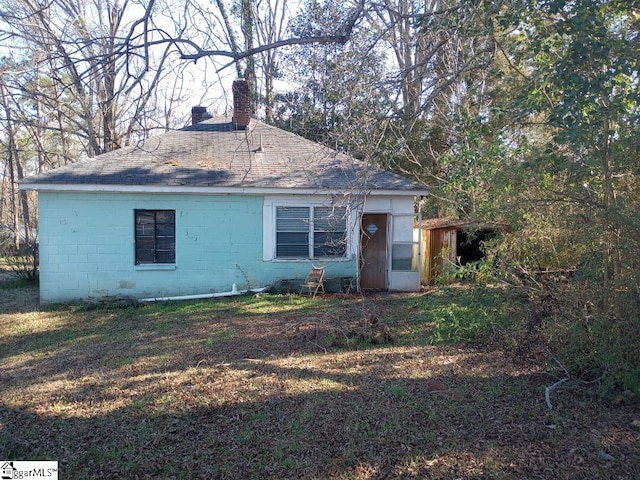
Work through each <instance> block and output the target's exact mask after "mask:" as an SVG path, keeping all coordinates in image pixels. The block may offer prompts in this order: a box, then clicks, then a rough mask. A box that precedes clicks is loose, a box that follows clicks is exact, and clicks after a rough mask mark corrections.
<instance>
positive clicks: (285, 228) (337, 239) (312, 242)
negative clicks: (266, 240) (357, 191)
mask: <svg viewBox="0 0 640 480" xmlns="http://www.w3.org/2000/svg"><path fill="white" fill-rule="evenodd" d="M346 232H347V209H346V208H345V207H339V208H331V207H276V258H327V257H328V258H338V257H344V256H345V254H346V251H347V241H346Z"/></svg>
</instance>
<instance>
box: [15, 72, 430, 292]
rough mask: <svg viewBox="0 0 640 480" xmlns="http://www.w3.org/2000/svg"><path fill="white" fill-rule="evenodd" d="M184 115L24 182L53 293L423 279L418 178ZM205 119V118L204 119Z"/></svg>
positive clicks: (241, 101)
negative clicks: (320, 278)
mask: <svg viewBox="0 0 640 480" xmlns="http://www.w3.org/2000/svg"><path fill="white" fill-rule="evenodd" d="M233 93H234V100H233V101H234V112H235V113H234V115H233V117H218V118H210V119H209V118H208V115H206V112H204V110H203V109H202V108H198V107H196V108H194V109H193V112H192V113H193V117H194V123H193V124H192V125H190V126H188V127H186V128H184V129H181V130H176V131H171V132H168V133H165V134H163V135H159V136H157V137H154V138H150V139H148V140H145V141H142V142H140V143H138V144H136V145H132V146H128V147H124V148H121V149H119V150H116V151H112V152H109V153H105V154H102V155H99V156H97V157H96V158H93V159H89V160H86V161H81V162H78V163H75V164H72V165H67V166H64V167H61V168H58V169H55V170H51V171H48V172H45V173H41V174H39V175H35V176H31V177H29V178H26V179H24V180H23V181H22V182H21V188H23V189H25V190H35V191H37V192H38V197H39V199H38V204H39V212H38V217H39V235H40V298H41V301H42V302H44V303H48V302H60V301H67V300H71V299H79V298H88V297H100V296H114V295H115V296H128V297H132V298H155V297H165V296H187V295H199V294H209V293H216V292H229V291H231V290H232V289H233V286H234V284H235V286H236V289H238V290H241V289H247V288H257V287H262V286H267V285H271V284H273V283H274V282H276V281H277V280H280V279H288V278H289V279H290V278H304V277H305V276H306V274H307V273H308V271H309V270H310V268H311V266H312V265H314V264H315V265H322V266H324V267H325V271H326V276H327V277H329V278H331V277H334V278H335V277H354V278H357V281H358V285H359V286H360V287H361V288H362V289H386V290H396V291H415V290H418V289H419V288H420V275H419V272H418V269H419V264H420V262H419V261H418V259H417V255H418V244H417V242H414V240H413V224H414V217H415V214H414V205H415V199H416V198H417V197H419V196H422V195H425V194H426V192H425V190H424V188H423V187H421V186H420V185H417V184H415V183H414V182H412V181H410V180H408V179H406V178H404V177H401V176H398V175H395V174H393V173H390V172H388V171H385V170H382V169H378V168H375V167H372V166H369V165H367V164H365V163H363V162H360V161H357V160H355V159H353V158H351V157H349V156H347V155H343V154H341V153H339V152H336V151H334V150H331V149H328V148H325V147H323V146H321V145H318V144H316V143H314V142H311V141H308V140H306V139H304V138H302V137H299V136H297V135H294V134H292V133H290V132H286V131H283V130H281V129H278V128H275V127H273V126H269V125H266V124H264V123H261V122H259V121H256V120H255V119H252V118H250V113H249V105H250V103H249V101H250V97H249V90H248V87H247V83H246V82H245V81H244V80H236V81H235V82H234V85H233ZM199 120H202V121H199Z"/></svg>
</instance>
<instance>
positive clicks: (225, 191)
mask: <svg viewBox="0 0 640 480" xmlns="http://www.w3.org/2000/svg"><path fill="white" fill-rule="evenodd" d="M20 188H21V189H22V190H36V191H40V192H87V193H90V192H91V193H97V192H104V193H189V194H202V195H330V194H335V193H351V192H352V193H354V194H366V195H375V196H378V195H384V196H389V195H395V196H411V197H417V196H421V195H427V194H428V192H427V190H426V189H425V190H391V189H384V190H372V189H369V190H366V191H364V192H363V191H359V190H357V189H354V190H353V191H350V190H342V189H311V188H255V187H253V188H252V187H246V188H245V187H189V186H185V185H176V186H166V185H157V186H156V185H96V184H79V185H74V184H51V183H23V184H21V185H20Z"/></svg>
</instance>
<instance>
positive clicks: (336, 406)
mask: <svg viewBox="0 0 640 480" xmlns="http://www.w3.org/2000/svg"><path fill="white" fill-rule="evenodd" d="M17 291H20V292H21V293H20V294H19V295H18V294H17V293H16V292H17ZM20 295H22V296H23V298H22V300H21V301H16V300H15V299H16V297H18V296H20ZM34 295H37V292H36V291H35V290H33V288H31V290H29V287H27V288H25V287H24V286H22V287H21V288H17V287H15V288H14V287H11V289H8V287H7V286H6V285H4V286H0V331H2V336H1V337H0V385H1V388H2V396H1V399H0V458H2V459H21V460H35V459H50V460H58V461H59V462H60V472H61V475H62V476H63V477H64V478H234V479H251V478H255V479H281V478H309V479H311V478H313V479H316V478H331V479H372V478H443V479H444V478H447V479H449V478H465V479H471V478H491V479H497V478H508V479H529V478H557V479H563V478H566V479H569V478H590V479H605V478H606V479H609V478H618V479H634V478H637V473H638V472H639V471H640V452H639V447H638V440H640V428H638V424H639V423H640V422H638V420H640V419H639V418H638V416H639V415H638V412H637V409H635V410H634V408H635V407H634V406H632V405H624V404H623V405H618V406H611V405H608V404H606V403H604V402H603V401H602V400H600V399H598V397H596V396H590V395H588V393H587V392H569V391H566V390H562V389H560V390H557V391H555V392H554V397H553V400H554V406H555V408H554V410H552V411H549V410H548V409H547V407H546V405H545V401H544V387H545V386H547V385H549V383H551V382H552V379H551V378H550V377H548V376H545V375H542V374H540V373H539V372H540V366H538V365H535V364H522V363H520V364H519V363H515V362H514V361H513V360H512V358H511V357H510V356H509V355H507V354H506V353H504V352H503V351H501V350H500V349H497V348H491V349H489V348H487V347H486V341H487V340H490V339H492V338H493V336H494V334H495V332H496V331H497V330H499V329H500V328H501V327H502V326H504V325H506V324H507V323H508V322H509V315H508V310H507V308H508V305H505V304H504V302H501V300H500V299H501V298H502V297H501V296H500V295H498V292H496V291H494V290H491V289H480V290H478V289H471V288H451V289H447V290H437V291H432V292H426V293H423V294H415V295H380V296H374V297H359V296H338V295H335V296H325V297H318V298H315V299H310V298H306V297H305V298H303V297H299V296H286V295H285V296H269V295H261V296H256V297H254V296H247V297H234V298H232V299H219V300H208V301H199V302H172V303H151V304H145V305H118V304H112V305H109V306H106V307H105V306H102V305H97V306H96V305H59V306H55V307H50V308H41V307H38V306H37V302H35V301H34V300H33V297H34ZM29 296H31V298H32V300H31V303H29V301H27V298H29ZM16 302H17V303H16ZM634 422H635V423H634Z"/></svg>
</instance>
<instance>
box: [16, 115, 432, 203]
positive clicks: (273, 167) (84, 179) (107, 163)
mask: <svg viewBox="0 0 640 480" xmlns="http://www.w3.org/2000/svg"><path fill="white" fill-rule="evenodd" d="M21 183H22V185H23V187H25V188H29V185H32V188H36V189H40V188H43V186H46V185H69V186H77V185H88V186H90V185H112V186H158V187H172V186H175V187H178V186H189V187H209V188H212V187H213V188H216V187H220V188H245V189H252V188H259V189H265V188H267V189H270V188H274V189H282V188H286V189H305V190H308V189H316V190H345V189H354V188H359V189H366V190H367V191H371V190H395V191H407V193H408V191H417V190H420V191H423V190H424V188H423V187H421V186H420V185H419V184H417V183H415V182H413V181H411V180H409V179H407V178H405V177H402V176H399V175H396V174H393V173H391V172H388V171H386V170H382V169H380V168H376V167H372V166H368V165H366V164H365V163H363V162H360V161H358V160H355V159H353V158H351V157H349V156H347V155H343V154H340V153H338V152H336V151H334V150H331V149H329V148H326V147H323V146H321V145H319V144H317V143H314V142H311V141H309V140H306V139H304V138H302V137H300V136H298V135H295V134H293V133H290V132H286V131H284V130H281V129H279V128H276V127H273V126H270V125H266V124H264V123H262V122H258V121H256V120H252V121H251V123H250V125H249V127H248V128H247V129H246V130H233V129H232V126H231V123H230V122H229V121H228V120H227V119H225V118H214V119H211V120H206V121H204V122H201V123H199V124H196V125H192V126H190V127H186V128H184V129H181V130H175V131H171V132H168V133H165V134H163V135H159V136H157V137H152V138H150V139H148V140H145V141H143V142H140V143H138V144H137V145H133V146H129V147H124V148H121V149H119V150H115V151H112V152H109V153H105V154H103V155H98V156H97V157H95V158H92V159H89V160H86V161H81V162H77V163H74V164H71V165H66V166H64V167H60V168H57V169H55V170H51V171H48V172H45V173H41V174H39V175H34V176H31V177H28V178H25V179H24V180H23V181H22V182H21Z"/></svg>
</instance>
